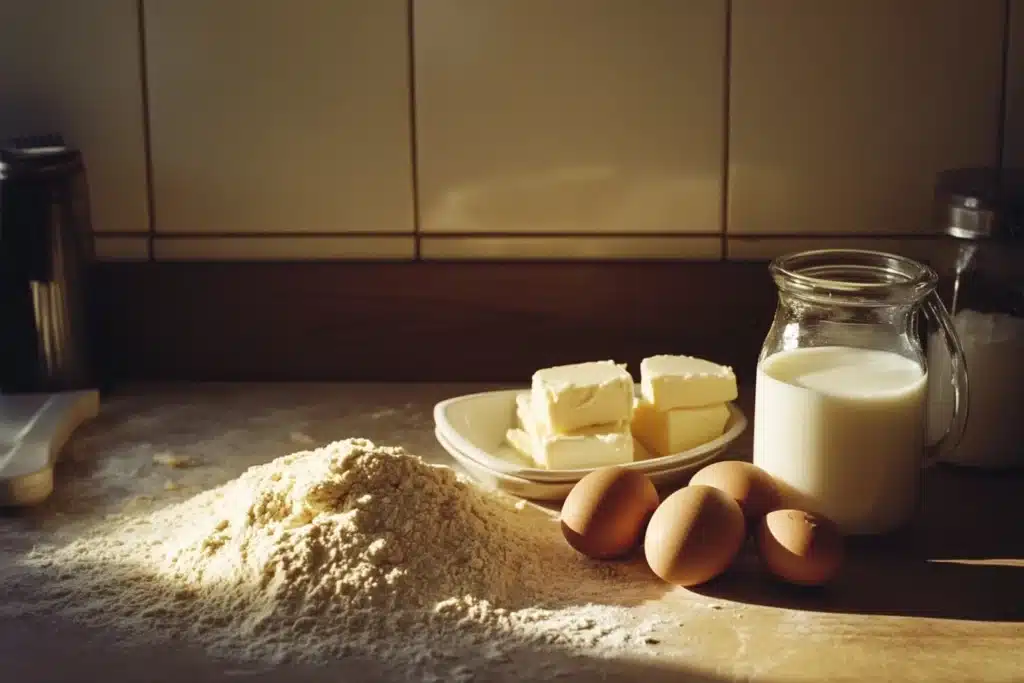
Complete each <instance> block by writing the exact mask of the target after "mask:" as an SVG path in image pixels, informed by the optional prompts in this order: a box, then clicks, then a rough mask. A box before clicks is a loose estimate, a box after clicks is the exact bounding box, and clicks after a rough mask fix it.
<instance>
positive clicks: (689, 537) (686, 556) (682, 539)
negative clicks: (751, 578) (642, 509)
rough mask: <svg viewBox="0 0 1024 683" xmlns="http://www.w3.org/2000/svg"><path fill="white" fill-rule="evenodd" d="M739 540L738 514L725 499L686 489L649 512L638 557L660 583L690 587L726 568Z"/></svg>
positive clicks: (708, 490)
mask: <svg viewBox="0 0 1024 683" xmlns="http://www.w3.org/2000/svg"><path fill="white" fill-rule="evenodd" d="M745 536H746V525H745V524H744V518H743V511H742V510H741V509H740V506H739V504H738V503H737V502H736V501H735V500H733V499H732V497H731V496H730V495H729V494H727V493H725V492H723V491H720V490H719V489H716V488H712V487H711V486H701V485H696V486H694V485H691V486H687V487H685V488H681V489H679V490H678V491H676V492H675V493H673V494H672V495H670V496H669V497H668V498H666V499H665V501H664V502H663V503H662V504H661V505H660V506H658V509H657V510H655V512H654V515H653V516H652V517H651V521H650V522H649V523H648V525H647V533H646V535H645V537H644V555H645V556H646V557H647V564H648V565H649V566H650V568H651V571H653V572H654V573H655V574H657V575H658V576H659V577H661V579H663V580H664V581H667V582H669V583H674V584H677V585H680V586H696V585H697V584H701V583H704V582H705V581H709V580H711V579H713V578H715V577H716V576H718V575H719V574H721V573H722V572H724V571H725V570H726V569H727V568H728V567H729V565H730V564H732V561H733V559H735V557H736V555H737V554H738V553H739V551H740V548H741V547H742V546H743V540H744V538H745Z"/></svg>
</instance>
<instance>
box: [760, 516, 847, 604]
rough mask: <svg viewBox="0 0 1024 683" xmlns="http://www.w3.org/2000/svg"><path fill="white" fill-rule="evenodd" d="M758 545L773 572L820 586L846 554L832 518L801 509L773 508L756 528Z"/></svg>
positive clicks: (797, 581) (841, 562)
mask: <svg viewBox="0 0 1024 683" xmlns="http://www.w3.org/2000/svg"><path fill="white" fill-rule="evenodd" d="M757 547H758V552H759V553H760V555H761V560H762V562H764V565H765V567H766V568H767V569H768V571H769V572H771V573H772V574H773V575H774V576H776V577H777V578H779V579H782V580H783V581H787V582H789V583H793V584H797V585H801V586H820V585H823V584H825V583H828V582H829V581H831V580H832V579H833V578H835V576H836V575H837V574H838V573H839V569H840V568H841V567H842V564H843V559H844V557H845V555H846V553H845V549H844V544H843V536H842V534H841V533H840V531H839V528H838V527H837V526H836V525H835V523H833V522H832V521H831V520H829V519H827V518H825V517H822V516H821V515H815V514H812V513H810V512H804V511H802V510H774V511H772V512H769V513H768V514H767V515H765V518H764V519H763V520H762V521H761V524H760V526H759V527H758V531H757Z"/></svg>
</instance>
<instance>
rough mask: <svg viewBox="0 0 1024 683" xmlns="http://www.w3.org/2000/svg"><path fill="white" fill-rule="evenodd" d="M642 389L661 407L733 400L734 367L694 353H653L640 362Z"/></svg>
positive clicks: (644, 393)
mask: <svg viewBox="0 0 1024 683" xmlns="http://www.w3.org/2000/svg"><path fill="white" fill-rule="evenodd" d="M640 393H641V394H642V395H643V397H644V399H645V400H646V401H647V402H648V403H650V404H652V405H653V406H654V407H655V408H657V409H658V410H672V409H674V408H697V407H700V406H710V405H715V404H718V403H726V402H728V401H733V400H735V399H736V396H737V393H738V392H737V387H736V375H735V373H733V371H732V368H730V367H727V366H725V365H718V364H717V363H712V362H711V361H708V360H703V359H701V358H693V357H691V356H665V355H663V356H650V357H649V358H644V359H643V361H641V363H640Z"/></svg>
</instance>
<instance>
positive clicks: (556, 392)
mask: <svg viewBox="0 0 1024 683" xmlns="http://www.w3.org/2000/svg"><path fill="white" fill-rule="evenodd" d="M530 404H531V408H532V413H533V417H534V419H535V420H536V423H537V426H538V431H542V432H544V433H548V434H571V433H572V432H574V431H576V430H578V429H580V428H583V427H592V426H594V425H603V424H610V423H618V422H626V423H628V422H629V418H630V412H631V410H632V408H633V377H632V375H630V374H629V372H628V371H627V370H626V366H625V365H619V364H617V363H615V362H614V361H610V360H605V361H593V362H589V363H575V364H573V365H559V366H556V367H552V368H545V369H543V370H538V371H537V372H535V373H533V378H532V384H531V391H530Z"/></svg>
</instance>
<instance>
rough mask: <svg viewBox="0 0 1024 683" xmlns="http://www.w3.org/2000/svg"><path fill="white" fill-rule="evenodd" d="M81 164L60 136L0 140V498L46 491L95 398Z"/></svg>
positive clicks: (17, 501) (35, 496) (11, 501)
mask: <svg viewBox="0 0 1024 683" xmlns="http://www.w3.org/2000/svg"><path fill="white" fill-rule="evenodd" d="M92 256H93V254H92V235H91V231H90V222H89V198H88V185H87V182H86V175H85V165H84V163H83V161H82V155H81V153H80V152H79V151H78V150H75V149H72V148H70V147H68V146H66V145H64V144H63V141H62V140H61V139H60V138H58V137H53V136H48V137H47V138H44V139H33V140H15V141H12V142H9V143H8V144H5V145H0V505H30V504H34V503H37V502H40V501H42V500H44V499H45V498H46V497H47V496H49V494H50V492H51V491H52V490H53V465H54V463H55V461H56V458H57V456H58V455H59V453H60V451H61V449H62V447H63V445H64V443H65V442H66V441H67V439H68V438H69V437H70V435H71V432H72V431H73V430H74V429H75V427H77V426H78V425H79V424H81V423H82V422H83V421H84V420H87V419H89V418H91V417H93V416H95V415H96V413H97V412H98V410H99V396H98V391H97V389H96V377H95V374H94V364H93V355H92V346H91V344H90V336H91V335H90V329H89V316H88V296H89V288H88V278H89V263H90V261H91V260H92Z"/></svg>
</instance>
